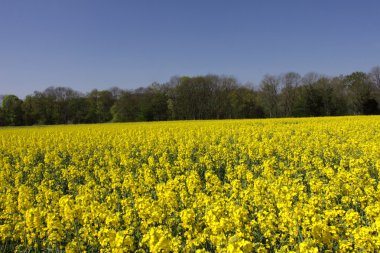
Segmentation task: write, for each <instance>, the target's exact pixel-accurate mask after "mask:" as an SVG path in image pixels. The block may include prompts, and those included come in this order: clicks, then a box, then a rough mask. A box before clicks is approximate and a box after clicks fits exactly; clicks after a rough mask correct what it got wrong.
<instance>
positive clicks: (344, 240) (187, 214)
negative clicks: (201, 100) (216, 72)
mask: <svg viewBox="0 0 380 253" xmlns="http://www.w3.org/2000/svg"><path fill="white" fill-rule="evenodd" d="M379 176H380V117H379V116H368V117H365V116H361V117H337V118H309V119H272V120H270V119H267V120H226V121H187V122H158V123H127V124H98V125H68V126H46V127H20V128H3V129H0V243H1V244H0V251H1V252H9V251H11V252H12V251H15V252H135V251H136V252H292V251H293V252H353V251H355V252H374V251H379V250H380V188H379Z"/></svg>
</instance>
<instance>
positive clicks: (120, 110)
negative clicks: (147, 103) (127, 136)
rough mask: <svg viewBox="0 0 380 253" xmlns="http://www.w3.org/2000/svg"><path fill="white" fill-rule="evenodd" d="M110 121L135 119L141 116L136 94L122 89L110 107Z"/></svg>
mask: <svg viewBox="0 0 380 253" xmlns="http://www.w3.org/2000/svg"><path fill="white" fill-rule="evenodd" d="M111 113H112V121H115V122H126V121H137V120H139V119H141V118H142V116H141V111H140V110H139V106H138V95H136V94H134V93H132V92H129V91H124V92H123V94H122V95H121V96H120V98H119V99H118V100H117V101H116V102H115V103H114V105H113V106H112V108H111Z"/></svg>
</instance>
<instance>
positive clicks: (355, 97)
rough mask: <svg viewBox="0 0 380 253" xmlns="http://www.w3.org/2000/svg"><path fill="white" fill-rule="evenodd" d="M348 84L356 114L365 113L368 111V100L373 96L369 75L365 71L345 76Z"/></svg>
mask: <svg viewBox="0 0 380 253" xmlns="http://www.w3.org/2000/svg"><path fill="white" fill-rule="evenodd" d="M345 82H346V85H347V87H348V90H349V97H350V101H351V105H352V110H353V112H354V114H364V113H365V112H367V111H368V110H367V108H366V107H367V106H368V105H371V106H372V104H371V103H369V104H368V101H369V100H371V99H373V97H372V92H373V89H372V87H373V86H372V84H371V82H370V80H369V76H368V75H367V74H366V73H363V72H353V73H352V74H350V75H347V76H346V78H345Z"/></svg>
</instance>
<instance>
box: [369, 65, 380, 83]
mask: <svg viewBox="0 0 380 253" xmlns="http://www.w3.org/2000/svg"><path fill="white" fill-rule="evenodd" d="M369 78H370V80H371V82H372V83H373V84H374V86H375V87H376V89H380V66H376V67H373V68H372V69H371V71H370V72H369Z"/></svg>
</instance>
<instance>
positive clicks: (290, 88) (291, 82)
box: [280, 72, 301, 117]
mask: <svg viewBox="0 0 380 253" xmlns="http://www.w3.org/2000/svg"><path fill="white" fill-rule="evenodd" d="M281 81H282V90H281V95H280V109H281V111H282V115H283V116H285V117H289V116H292V115H293V109H294V104H295V100H296V97H297V92H296V91H297V89H296V88H297V87H298V86H299V84H300V82H301V76H300V75H299V74H298V73H295V72H288V73H286V74H284V75H283V76H282V78H281Z"/></svg>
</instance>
